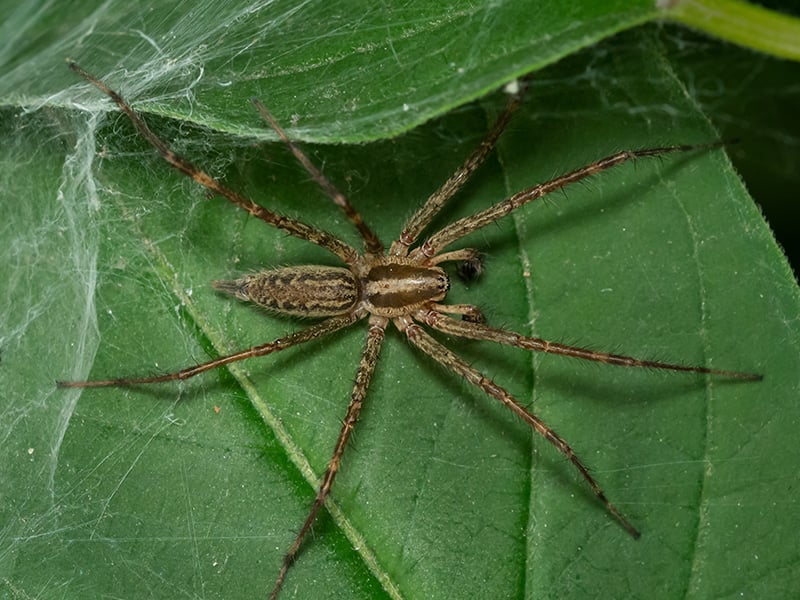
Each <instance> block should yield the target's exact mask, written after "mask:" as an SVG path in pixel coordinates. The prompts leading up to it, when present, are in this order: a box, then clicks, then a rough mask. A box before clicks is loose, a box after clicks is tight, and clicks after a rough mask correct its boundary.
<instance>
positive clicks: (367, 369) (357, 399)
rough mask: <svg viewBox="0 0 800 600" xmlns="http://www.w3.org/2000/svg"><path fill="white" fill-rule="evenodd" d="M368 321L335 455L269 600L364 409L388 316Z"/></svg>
mask: <svg viewBox="0 0 800 600" xmlns="http://www.w3.org/2000/svg"><path fill="white" fill-rule="evenodd" d="M369 323H370V326H369V334H368V335H367V341H366V344H365V345H364V352H363V353H362V355H361V362H360V364H359V365H358V371H356V380H355V384H354V385H353V393H352V395H351V396H350V404H349V405H348V407H347V414H345V417H344V421H343V422H342V429H341V430H340V431H339V437H338V439H337V440H336V446H335V447H334V451H333V456H331V459H330V462H329V463H328V468H327V469H326V470H325V474H324V475H323V476H322V482H321V483H320V486H319V490H318V491H317V497H316V498H315V499H314V504H313V505H312V507H311V510H310V511H309V513H308V516H307V517H306V520H305V521H304V522H303V526H302V527H301V528H300V531H299V532H298V534H297V537H295V539H294V542H293V543H292V545H291V547H290V548H289V551H288V552H287V553H286V555H285V556H284V558H283V563H282V564H281V568H280V571H279V572H278V578H277V580H276V581H275V586H274V587H273V588H272V592H271V593H270V595H269V597H270V600H275V598H277V597H278V592H279V591H280V589H281V586H283V582H284V580H285V579H286V573H287V572H288V571H289V567H291V566H292V563H293V562H294V560H295V558H296V557H297V552H298V551H299V550H300V546H301V544H302V543H303V539H304V538H305V537H306V534H307V533H308V532H309V530H310V529H311V525H312V524H313V523H314V519H316V517H317V513H318V512H319V509H320V508H322V505H323V504H324V503H325V498H327V497H328V494H329V493H330V491H331V486H332V485H333V480H334V479H335V478H336V473H338V472H339V465H340V463H341V460H342V455H343V454H344V450H345V447H346V446H347V440H348V439H350V434H351V433H352V432H353V427H355V424H356V421H358V415H359V413H360V412H361V407H362V405H363V403H364V398H365V397H366V394H367V388H368V387H369V383H370V381H371V379H372V374H373V373H374V372H375V365H376V364H377V362H378V356H379V355H380V352H381V346H382V345H383V338H384V334H385V331H386V326H387V325H388V323H389V320H388V319H386V318H385V317H376V316H372V317H370V319H369Z"/></svg>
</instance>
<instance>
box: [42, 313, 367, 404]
mask: <svg viewBox="0 0 800 600" xmlns="http://www.w3.org/2000/svg"><path fill="white" fill-rule="evenodd" d="M359 318H361V317H360V316H359V315H357V314H356V313H353V314H349V315H345V316H342V317H332V318H330V319H326V320H325V321H322V322H320V323H317V324H316V325H312V326H311V327H308V328H307V329H303V330H302V331H297V332H295V333H291V334H289V335H287V336H285V337H282V338H278V339H277V340H275V341H273V342H269V343H268V344H262V345H260V346H254V347H252V348H248V349H247V350H242V351H241V352H236V353H234V354H229V355H228V356H222V357H220V358H215V359H214V360H210V361H208V362H205V363H202V364H199V365H194V366H192V367H188V368H186V369H182V370H180V371H176V372H174V373H167V374H165V375H156V376H154V377H123V378H120V379H106V380H99V381H57V382H56V385H57V386H58V387H60V388H89V387H122V386H127V385H140V384H148V383H161V382H162V381H175V380H176V379H179V380H183V379H189V378H190V377H194V376H195V375H199V374H200V373H204V372H205V371H208V370H210V369H216V368H217V367H221V366H222V365H227V364H230V363H232V362H237V361H240V360H244V359H245V358H252V357H254V356H264V355H266V354H272V353H273V352H279V351H281V350H286V349H287V348H291V347H292V346H296V345H297V344H302V343H303V342H308V341H310V340H313V339H316V338H319V337H322V336H325V335H328V334H329V333H333V332H334V331H337V330H338V329H342V328H344V327H347V326H348V325H351V324H353V323H355V322H356V320H358V319H359Z"/></svg>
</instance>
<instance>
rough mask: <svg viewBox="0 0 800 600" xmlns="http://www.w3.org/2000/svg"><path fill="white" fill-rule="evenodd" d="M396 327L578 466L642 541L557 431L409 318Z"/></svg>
mask: <svg viewBox="0 0 800 600" xmlns="http://www.w3.org/2000/svg"><path fill="white" fill-rule="evenodd" d="M394 323H395V324H396V325H397V327H398V329H400V330H401V331H403V332H404V333H405V334H406V337H407V338H408V340H409V341H410V342H411V343H412V344H413V345H414V346H416V347H417V348H419V349H420V350H421V351H422V352H424V353H425V354H427V355H428V356H430V357H431V358H432V359H433V360H435V361H436V362H438V363H439V364H441V365H442V366H444V367H446V368H447V369H449V370H451V371H453V372H454V373H456V374H458V375H460V376H461V377H463V378H464V379H465V380H467V381H468V382H469V383H471V384H472V385H474V386H476V387H478V388H480V389H482V390H483V391H484V392H486V394H488V395H489V396H491V397H492V398H494V399H495V400H499V401H500V402H501V403H502V404H504V405H505V406H506V407H508V408H509V409H511V411H512V412H514V413H515V414H516V415H517V416H518V417H520V418H521V419H522V420H523V421H525V422H526V423H527V424H528V425H530V426H531V427H532V428H533V429H534V430H535V431H536V433H538V434H539V435H541V436H542V437H543V438H544V439H546V440H547V441H548V442H550V443H551V444H552V445H553V446H555V447H556V449H557V450H558V451H559V452H561V453H562V454H563V455H564V456H566V457H567V458H568V459H569V460H570V462H572V464H573V465H575V468H576V469H578V471H579V472H580V474H581V475H582V476H583V478H584V479H585V480H586V482H587V483H588V484H589V487H591V488H592V491H593V492H594V494H595V496H597V498H598V499H599V500H600V502H602V503H603V504H604V505H605V507H606V509H607V510H608V512H610V513H611V514H612V515H613V516H614V517H615V518H616V519H617V520H618V521H619V522H620V523H621V524H622V526H623V527H624V528H625V530H626V531H627V532H628V533H629V534H631V536H633V537H634V538H638V537H640V535H641V534H640V533H639V531H638V530H637V529H636V528H635V527H634V526H633V525H631V523H630V522H629V521H628V519H626V518H625V516H624V515H623V514H622V513H621V512H620V511H619V509H617V507H616V506H614V505H613V504H611V502H609V500H608V498H607V497H606V495H605V493H604V492H603V490H602V489H601V488H600V486H599V485H598V483H597V481H595V479H594V477H592V476H591V475H590V474H589V470H588V469H587V468H586V466H585V465H584V464H583V462H582V461H581V459H579V458H578V457H577V456H576V455H575V452H574V451H573V450H572V448H571V447H570V445H569V444H567V442H566V441H564V439H563V438H562V437H561V436H559V435H558V434H557V433H556V432H555V431H553V429H551V428H550V427H549V426H548V425H547V424H545V423H544V422H543V421H542V420H541V419H540V418H539V417H537V416H536V415H534V414H533V413H531V412H528V410H527V409H526V408H525V407H524V406H522V405H521V404H520V403H519V402H518V401H517V400H515V399H514V397H513V396H511V394H509V393H508V392H507V391H506V390H504V389H503V388H501V387H500V386H499V385H497V384H496V383H494V382H493V381H490V380H489V379H487V378H486V377H485V376H484V375H483V374H482V373H481V372H480V371H478V370H476V369H473V368H472V367H471V366H469V365H468V364H467V363H466V362H464V361H463V360H462V359H461V358H459V357H458V356H457V355H456V354H454V353H453V352H451V351H450V350H449V349H448V348H446V347H445V346H443V345H442V344H440V343H439V342H437V341H436V340H434V339H433V338H432V337H431V336H430V335H428V334H427V333H426V332H425V331H424V330H423V329H422V327H420V326H419V325H417V324H416V323H414V322H412V321H411V320H410V319H409V318H408V317H400V318H397V319H394Z"/></svg>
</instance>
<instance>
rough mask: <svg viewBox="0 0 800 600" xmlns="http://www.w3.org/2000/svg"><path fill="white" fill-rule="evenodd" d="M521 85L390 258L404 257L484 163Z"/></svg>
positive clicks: (517, 101) (423, 208)
mask: <svg viewBox="0 0 800 600" xmlns="http://www.w3.org/2000/svg"><path fill="white" fill-rule="evenodd" d="M520 83H521V84H522V87H521V88H520V89H519V91H517V92H516V93H514V94H512V95H511V96H510V97H509V99H508V103H507V104H506V107H505V109H504V110H503V112H501V113H500V116H499V117H497V121H495V123H494V125H493V126H492V129H491V130H490V131H489V133H488V134H487V135H486V138H485V139H484V140H483V141H482V142H481V144H480V145H479V146H478V147H477V148H475V150H473V151H472V154H470V155H469V157H467V160H465V161H464V164H462V165H461V166H460V167H459V168H458V169H457V170H456V172H455V173H453V174H452V175H451V176H450V177H449V178H448V179H447V180H446V181H445V182H444V183H443V184H442V185H441V186H440V187H439V189H438V190H436V191H435V192H434V193H433V194H431V196H430V197H429V198H428V199H427V200H426V201H425V204H423V205H422V206H421V207H420V208H419V209H418V210H417V211H416V212H415V213H414V214H413V215H412V216H411V218H410V219H409V220H408V222H407V223H406V225H405V227H403V230H402V232H401V233H400V239H399V240H397V241H396V242H394V243H393V244H392V248H391V250H390V252H389V254H391V255H393V256H405V255H406V254H407V253H408V248H409V246H411V245H412V244H413V243H414V242H415V241H416V239H417V238H418V237H419V234H420V233H422V230H423V229H425V227H427V226H428V224H429V223H430V222H431V221H432V220H433V218H434V217H435V216H436V215H437V214H438V213H439V211H440V210H442V207H443V206H444V205H445V203H446V202H447V201H448V200H450V198H452V197H453V195H454V194H455V193H456V192H457V191H458V190H460V189H461V187H462V186H463V185H464V184H465V183H466V182H467V181H468V180H469V178H470V177H471V176H472V174H473V173H474V172H475V171H476V170H477V169H478V167H480V166H481V165H482V164H483V162H484V161H485V160H486V157H487V156H488V155H489V153H490V152H491V151H492V150H493V149H494V147H495V145H497V139H498V138H499V137H500V134H501V133H503V130H504V129H505V128H506V126H507V125H508V122H509V121H510V120H511V117H512V116H513V115H514V113H515V112H517V109H518V108H519V107H520V105H521V104H522V97H523V95H524V90H525V81H524V79H523V80H522V81H521V82H520Z"/></svg>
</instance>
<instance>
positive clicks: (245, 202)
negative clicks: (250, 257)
mask: <svg viewBox="0 0 800 600" xmlns="http://www.w3.org/2000/svg"><path fill="white" fill-rule="evenodd" d="M67 64H68V65H69V68H70V69H72V70H73V71H75V72H76V73H77V74H78V75H80V76H81V77H83V78H84V79H85V80H86V81H88V82H89V83H91V84H92V85H93V86H95V87H96V88H97V89H99V90H100V91H102V92H103V93H104V94H106V95H107V96H108V97H109V98H111V99H112V100H113V101H114V102H115V103H116V104H117V106H119V108H120V110H122V112H124V113H125V114H126V115H127V116H128V118H129V119H130V120H131V123H133V125H134V126H135V127H136V129H138V130H139V133H141V134H142V136H144V138H145V139H146V140H147V141H148V142H150V144H151V145H152V146H153V147H154V148H155V149H156V150H158V152H159V153H160V154H161V156H162V157H163V158H164V160H166V161H167V162H168V163H169V164H171V165H172V166H173V167H175V168H176V169H178V170H179V171H180V172H181V173H183V174H184V175H186V176H188V177H191V178H192V179H194V180H195V181H196V182H197V183H199V184H200V185H202V186H204V187H205V188H207V189H209V190H211V191H212V192H214V193H215V194H218V195H220V196H222V197H223V198H225V199H226V200H228V201H229V202H231V203H232V204H234V205H236V206H238V207H239V208H241V209H243V210H245V211H247V212H248V213H250V214H251V215H253V216H254V217H257V218H258V219H261V220H262V221H264V222H265V223H267V224H269V225H272V226H273V227H277V228H278V229H282V230H283V231H286V232H287V233H289V234H290V235H293V236H295V237H298V238H300V239H303V240H308V241H310V242H312V243H314V244H317V245H318V246H322V247H323V248H325V249H326V250H329V251H330V252H332V253H333V254H335V255H336V256H338V257H339V258H341V259H342V260H343V261H344V262H345V263H346V264H348V265H352V264H353V263H354V262H356V260H358V253H357V252H356V250H355V249H354V248H352V247H351V246H350V245H349V244H346V243H345V242H343V241H342V240H340V239H339V238H337V237H336V236H334V235H332V234H330V233H328V232H327V231H323V230H321V229H317V228H316V227H312V226H311V225H307V224H306V223H303V222H302V221H298V220H297V219H293V218H291V217H286V216H283V215H280V214H278V213H275V212H273V211H271V210H268V209H266V208H264V207H263V206H261V205H260V204H256V203H255V202H253V201H252V200H249V199H248V198H245V197H244V196H242V195H241V194H239V193H238V192H235V191H233V190H232V189H230V188H228V187H227V186H224V185H223V184H222V183H220V182H219V181H217V180H216V179H214V178H213V177H211V175H209V174H208V173H206V172H205V171H203V170H202V169H200V168H198V167H196V166H195V165H194V164H192V163H191V162H190V161H188V160H186V159H185V158H183V157H182V156H180V155H178V154H176V153H175V152H173V151H172V149H171V148H170V147H169V146H168V145H167V143H166V142H164V141H163V140H162V139H161V138H159V137H158V136H157V135H156V134H155V133H153V132H152V131H151V130H150V128H149V127H148V126H147V123H145V121H144V119H142V118H141V117H140V116H139V115H138V114H137V113H136V112H135V111H134V110H133V109H132V108H131V107H130V105H129V104H128V103H127V102H125V100H124V99H123V98H122V96H120V95H119V94H118V93H117V92H115V91H114V90H112V89H111V88H109V87H108V86H107V85H106V84H104V83H103V82H102V81H100V80H99V79H97V78H96V77H94V76H93V75H90V74H89V73H87V72H86V71H84V70H83V69H82V68H81V67H79V66H78V65H77V64H76V63H74V62H72V61H68V62H67Z"/></svg>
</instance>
